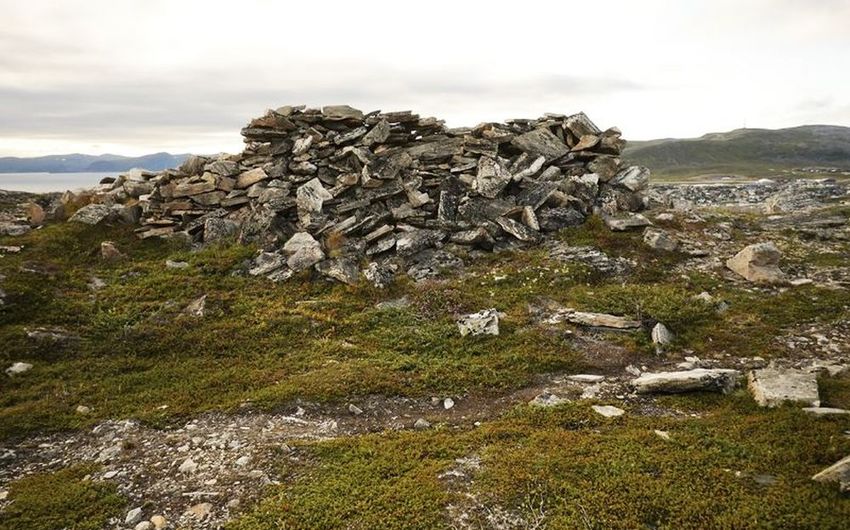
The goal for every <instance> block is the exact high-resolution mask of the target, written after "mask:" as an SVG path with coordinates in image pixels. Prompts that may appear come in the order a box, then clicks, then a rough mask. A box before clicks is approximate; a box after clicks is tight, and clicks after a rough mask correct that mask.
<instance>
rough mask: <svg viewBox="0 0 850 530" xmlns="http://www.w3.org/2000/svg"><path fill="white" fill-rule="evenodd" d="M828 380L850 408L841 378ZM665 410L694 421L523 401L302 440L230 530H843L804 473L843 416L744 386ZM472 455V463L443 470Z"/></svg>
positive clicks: (818, 465) (841, 512)
mask: <svg viewBox="0 0 850 530" xmlns="http://www.w3.org/2000/svg"><path fill="white" fill-rule="evenodd" d="M832 385H833V387H836V391H837V387H839V386H840V387H841V388H842V389H843V390H842V391H841V392H843V393H844V394H845V395H844V397H843V399H842V400H841V401H835V402H836V403H838V404H843V405H844V406H847V405H850V402H846V401H844V400H846V397H847V396H846V392H847V389H848V388H850V381H848V380H846V379H845V380H843V381H835V382H833V383H832ZM667 405H669V406H670V407H671V408H673V407H675V408H677V409H680V410H681V409H685V410H687V411H688V412H689V413H691V414H693V415H698V416H699V417H687V418H685V419H683V418H681V417H676V418H674V417H663V416H656V417H646V416H637V415H632V414H629V413H627V415H626V416H624V417H621V418H617V419H613V420H608V419H604V418H602V417H600V416H598V415H596V414H595V413H593V412H592V411H591V410H590V408H589V405H588V403H570V404H565V405H560V406H558V407H556V408H553V409H539V408H535V407H530V406H524V407H519V408H517V409H515V410H514V411H512V412H511V413H509V414H507V415H506V416H505V417H503V418H501V419H499V420H497V421H493V422H490V423H486V424H484V425H482V426H481V427H479V428H476V429H471V430H462V431H457V430H436V431H429V432H421V433H420V432H403V433H392V434H381V435H372V436H366V437H361V438H357V439H349V440H337V441H333V442H327V443H320V444H306V445H303V446H301V447H299V448H298V452H299V453H301V454H300V458H298V459H297V460H296V459H292V458H283V457H282V458H281V461H282V462H283V465H284V469H285V472H286V473H287V474H288V477H289V480H287V481H286V485H283V486H279V487H275V488H273V489H272V490H271V491H270V492H269V497H267V498H266V499H265V500H263V501H261V502H260V503H259V504H258V505H257V506H256V507H254V508H253V509H252V510H251V511H250V512H249V513H248V514H246V515H245V516H243V517H242V518H241V519H239V520H237V521H235V522H233V523H232V524H231V525H230V526H229V527H228V528H229V530H258V529H264V528H327V529H331V528H342V527H345V528H364V529H365V528H387V529H391V528H392V529H402V528H449V527H451V524H452V522H451V521H450V520H449V516H448V515H447V514H454V515H457V514H460V513H465V514H467V520H466V521H467V524H466V525H465V526H460V527H463V528H492V527H495V528H498V527H499V526H495V525H494V522H501V523H503V525H504V526H502V528H542V527H543V526H542V525H543V524H544V523H545V525H546V528H600V529H602V528H605V529H608V528H623V529H633V528H676V529H684V528H694V529H698V528H820V529H827V528H834V529H840V528H846V522H847V520H848V517H850V502H848V500H847V499H846V498H843V497H842V496H841V494H839V493H838V491H837V488H830V487H825V486H823V485H821V484H816V483H813V482H811V481H810V480H809V477H810V476H811V475H813V474H814V473H816V472H818V471H819V470H820V469H822V468H823V467H825V466H828V465H830V464H832V463H833V462H834V461H836V460H838V459H840V458H842V457H843V456H844V455H846V454H847V453H848V451H850V439H848V438H847V437H846V436H845V437H842V436H840V433H841V431H842V429H846V428H847V427H848V425H850V423H849V422H848V420H846V419H844V420H840V419H838V420H835V419H815V418H812V417H810V416H807V415H806V414H804V413H803V412H801V411H799V410H796V409H793V408H790V407H788V408H781V409H778V410H762V409H757V408H756V407H755V406H754V405H753V404H752V401H751V400H750V399H749V397H748V396H746V395H745V394H744V393H743V391H741V392H739V393H738V394H736V395H734V396H732V397H715V396H693V397H687V398H685V397H676V398H670V399H669V400H668V402H667ZM656 429H658V430H664V431H666V432H667V433H669V436H670V440H665V439H663V438H661V437H659V436H658V435H656V434H655V433H654V430H656ZM471 457H473V458H474V457H478V458H480V468H478V469H466V470H465V473H464V476H463V477H461V478H455V477H451V476H449V477H447V476H446V475H445V473H446V472H447V471H449V470H452V469H458V468H460V469H463V466H462V465H459V464H458V463H457V462H456V460H457V459H464V458H466V459H470V458H471ZM441 477H442V478H441ZM473 488H474V489H473ZM472 492H474V495H475V498H470V497H469V496H468V495H467V494H468V493H472ZM455 524H457V523H456V522H455ZM535 524H539V525H540V526H535Z"/></svg>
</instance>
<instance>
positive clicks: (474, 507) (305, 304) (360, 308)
mask: <svg viewBox="0 0 850 530" xmlns="http://www.w3.org/2000/svg"><path fill="white" fill-rule="evenodd" d="M736 222H737V224H736V226H739V227H744V228H746V227H747V226H748V224H747V223H749V222H750V221H748V220H747V219H740V220H738V221H736ZM738 230H739V229H738V228H736V229H735V231H733V232H734V233H733V237H735V238H738V237H742V238H743V236H742V235H740V234H739V233H738ZM561 238H562V239H563V240H564V241H565V242H567V243H569V244H572V245H592V246H596V247H599V248H602V249H603V250H604V251H605V252H606V253H608V254H609V255H610V256H612V257H623V258H627V259H631V260H633V261H634V262H635V266H634V267H633V269H632V270H631V271H630V272H629V273H628V274H627V275H626V276H625V277H605V276H602V275H600V274H598V273H597V272H595V271H593V270H590V269H589V268H588V267H587V266H584V265H581V264H570V265H565V264H562V263H557V262H553V261H550V260H549V259H548V258H547V256H546V253H545V251H542V250H535V251H529V252H517V253H503V254H496V255H491V256H487V257H485V258H482V259H480V260H478V261H475V262H471V261H470V262H469V266H468V267H467V268H466V270H465V273H464V276H463V277H462V278H460V277H451V276H449V277H448V279H447V280H445V281H440V282H427V283H425V284H421V285H414V284H412V283H411V282H409V281H405V280H403V281H399V282H398V283H397V284H396V285H394V286H393V287H391V288H390V289H389V290H385V291H381V290H377V289H374V288H372V287H371V286H368V285H366V284H365V283H363V284H360V285H357V286H353V287H349V286H343V285H336V284H331V283H327V282H323V281H310V280H309V279H308V277H307V276H306V275H302V276H300V277H297V278H295V279H293V280H292V281H290V282H287V283H284V284H280V285H275V284H272V283H270V282H268V281H266V280H265V279H258V278H251V277H247V276H245V275H242V274H234V271H239V270H242V269H244V267H245V262H246V261H247V260H248V259H249V258H250V257H252V256H253V255H254V252H255V250H256V249H253V248H251V247H243V246H226V247H214V248H208V249H205V250H202V251H199V252H189V251H187V250H186V249H182V248H179V247H176V246H173V245H169V244H167V243H164V242H160V241H139V240H138V239H136V238H135V237H134V236H133V234H132V232H131V230H130V229H128V228H124V227H113V228H103V227H97V228H92V227H86V226H81V225H76V224H72V223H68V224H60V225H49V226H47V227H45V228H43V229H41V230H37V231H33V232H32V233H30V234H28V235H26V236H23V237H19V238H14V239H13V238H2V239H0V245H4V244H16V245H23V246H24V250H23V251H22V252H21V253H20V254H8V255H6V256H4V257H2V258H0V275H2V278H3V279H2V288H3V290H4V291H5V292H6V293H7V296H6V304H5V305H3V306H0V343H2V344H3V348H2V349H0V363H2V364H3V366H4V367H5V366H8V365H9V364H11V363H12V362H15V361H24V362H30V363H32V364H33V365H34V368H33V369H32V370H31V371H30V372H27V373H26V374H24V375H22V376H17V377H2V378H0V440H3V441H5V442H6V443H12V442H14V440H15V439H17V438H19V437H22V436H25V435H28V434H33V433H44V432H51V431H58V430H65V429H76V428H81V427H86V426H90V425H93V424H95V423H97V422H99V421H101V420H103V419H107V418H113V419H114V418H126V417H131V418H138V419H141V420H143V421H146V422H149V423H152V424H157V425H159V424H165V423H168V422H171V421H174V420H176V419H178V418H185V417H189V416H193V415H196V414H198V413H200V412H203V411H207V410H235V409H236V408H237V407H239V405H240V404H242V403H244V402H246V401H251V402H253V403H254V404H255V405H257V406H259V407H265V408H270V409H273V408H277V407H281V406H283V405H287V404H290V403H292V402H293V401H294V400H296V399H306V400H312V401H318V402H335V403H339V402H345V401H347V400H351V399H353V398H355V397H357V396H365V395H370V394H380V395H386V396H399V395H402V396H413V397H416V396H429V395H435V394H436V395H439V394H441V393H444V392H445V393H451V394H452V395H461V394H464V393H470V394H477V395H481V396H493V395H500V394H503V393H505V392H508V391H510V390H513V389H518V388H521V387H523V386H526V385H528V384H529V383H530V382H531V381H532V380H533V379H534V378H535V376H536V375H538V374H541V373H548V372H558V371H575V372H579V371H604V370H605V369H606V367H605V366H601V365H598V364H596V362H597V359H594V358H592V357H587V356H585V352H583V351H582V350H581V349H580V348H578V347H577V346H576V343H575V341H574V340H573V339H572V338H571V337H570V336H569V334H565V333H563V332H557V331H553V330H551V329H549V328H546V327H543V326H539V325H537V324H535V323H534V321H533V320H532V317H531V315H530V313H529V308H528V304H529V303H530V302H532V301H534V300H537V299H541V298H545V299H550V300H553V301H555V302H558V303H560V304H563V305H565V306H569V307H575V308H576V309H580V310H588V311H600V312H606V313H614V314H624V315H630V316H636V317H640V318H642V319H644V320H645V322H646V324H647V326H649V325H651V324H652V323H653V322H654V321H662V322H664V323H665V324H666V325H667V326H668V327H670V329H671V330H672V331H673V332H674V333H675V335H676V343H675V345H674V348H671V351H674V352H677V353H673V354H670V355H671V356H672V358H673V359H676V358H677V356H684V355H685V354H684V353H683V352H685V351H688V352H689V353H688V354H689V355H690V354H693V355H698V356H700V357H703V358H713V357H716V358H720V357H723V356H725V355H732V356H755V355H759V356H762V357H765V358H770V357H771V356H780V355H782V354H783V353H784V352H783V351H782V350H781V349H777V347H776V344H775V342H774V340H773V339H774V337H776V336H778V335H781V334H782V333H783V332H784V331H786V330H788V329H791V328H793V327H795V326H801V325H806V324H815V323H817V324H819V325H823V326H828V325H829V324H830V323H831V322H835V321H837V320H840V319H845V320H846V319H847V318H848V315H850V302H848V298H847V296H846V293H845V291H842V290H834V289H826V288H823V287H817V286H809V287H801V288H795V289H791V290H774V291H759V290H752V289H749V288H741V287H736V286H735V285H733V284H732V283H730V282H727V281H724V280H722V279H720V278H719V277H717V276H716V275H711V274H708V273H704V272H697V271H694V272H687V273H685V274H672V273H671V269H672V268H674V267H676V266H677V265H679V264H681V263H683V262H684V260H685V256H683V255H680V254H677V253H663V252H661V253H659V252H655V251H651V250H649V249H648V248H647V247H645V246H644V245H642V244H641V242H640V239H641V235H640V234H636V233H612V232H610V231H608V230H607V229H606V228H604V226H603V225H602V223H601V222H599V220H598V219H593V220H591V221H590V222H589V223H588V224H586V225H585V226H583V227H581V228H576V229H571V230H567V231H565V232H564V233H563V234H562V235H561ZM103 240H112V241H114V242H115V244H116V246H117V247H118V248H119V249H121V250H122V251H123V252H125V253H126V254H127V258H125V259H122V260H118V261H114V262H107V261H105V260H103V259H102V258H101V256H100V252H99V246H100V242H101V241H103ZM166 259H172V260H185V261H187V262H188V263H189V264H190V266H189V267H188V268H186V269H168V268H166V267H165V260H166ZM812 259H813V260H821V261H822V259H823V258H822V257H819V255H818V254H813V258H812ZM94 277H97V278H99V279H101V280H103V281H104V282H105V286H103V287H101V288H98V289H92V288H91V287H90V283H91V282H92V279H93V278H94ZM702 291H709V292H710V293H711V294H712V295H713V296H714V297H715V299H718V300H725V301H727V302H728V303H729V309H728V310H727V311H726V312H724V313H718V312H717V311H716V310H715V307H714V306H712V305H710V304H705V303H703V302H698V301H696V300H694V298H693V296H694V295H696V294H698V293H700V292H702ZM204 294H206V295H207V314H206V316H204V317H201V318H193V317H190V316H187V315H184V314H182V310H183V308H184V307H185V306H186V305H187V304H189V302H191V301H192V300H194V299H196V298H197V297H199V296H201V295H204ZM402 296H406V297H407V298H408V299H409V301H410V305H409V306H407V307H403V308H400V309H384V310H379V309H376V308H375V304H376V303H378V302H381V301H387V300H393V299H397V298H400V297H402ZM489 307H496V308H498V309H499V310H500V311H503V312H504V313H505V318H504V319H503V321H502V325H501V334H500V336H498V337H481V338H461V337H460V336H459V335H458V333H457V330H456V327H455V323H454V320H455V317H456V316H457V315H459V314H463V313H467V312H474V311H478V310H480V309H484V308H489ZM38 327H45V328H62V329H64V330H65V331H67V332H68V333H70V334H72V335H74V336H75V338H72V339H71V340H67V341H59V342H54V341H50V340H36V339H32V338H28V337H27V333H26V332H27V330H33V329H35V328H38ZM609 339H610V341H612V342H614V343H617V344H618V345H620V346H624V347H625V349H626V351H629V352H631V354H633V355H634V356H635V357H636V358H637V359H638V360H641V359H643V360H645V361H646V362H648V363H652V362H658V361H659V359H658V357H656V355H655V353H654V349H653V347H652V345H651V344H650V342H649V339H648V333H647V332H646V330H643V331H641V332H637V333H633V334H618V335H612V336H611V337H609ZM620 369H621V367H618V370H620ZM822 388H823V392H824V395H825V396H826V397H825V398H824V401H825V402H826V403H827V404H829V405H832V406H843V407H850V382H848V380H847V379H831V380H825V381H824V382H823V383H822ZM660 403H661V405H662V408H663V409H665V410H667V411H668V412H670V414H658V415H650V416H646V415H643V414H638V413H637V411H631V410H630V411H629V413H627V415H626V416H625V417H622V418H619V419H615V420H605V419H602V418H601V417H599V416H597V415H595V414H594V413H593V412H591V411H590V410H589V403H588V402H583V403H578V404H567V405H563V406H560V407H558V408H555V409H552V410H539V409H534V408H529V407H524V406H523V407H519V408H517V409H515V410H512V411H511V412H509V413H508V414H507V415H505V416H503V417H500V418H498V419H494V420H493V421H488V422H485V423H484V424H482V425H481V426H480V427H479V428H474V429H473V428H448V427H446V428H438V429H434V430H430V431H426V432H399V433H382V434H375V435H368V436H363V437H356V438H345V439H339V440H335V441H331V442H326V443H312V444H307V443H305V444H301V445H299V446H298V447H297V448H296V455H297V456H298V458H297V459H293V458H292V455H288V454H281V456H280V465H281V467H282V470H283V472H284V474H285V476H286V477H287V480H286V481H285V484H286V485H284V486H279V487H275V488H272V489H271V490H270V491H269V492H268V497H267V498H266V499H265V500H263V501H261V502H259V503H258V504H257V505H256V506H253V507H251V508H250V509H249V511H248V512H247V513H246V514H245V515H244V516H243V517H242V518H241V519H239V520H237V521H235V522H233V523H232V524H231V527H230V528H231V529H232V530H254V529H260V528H339V527H343V526H344V527H347V528H364V529H365V528H377V527H380V528H445V527H446V526H447V524H448V519H447V517H448V515H447V514H455V515H458V514H461V513H465V514H466V517H467V521H468V522H469V525H468V526H467V528H484V527H492V526H494V523H493V521H497V522H498V521H502V522H503V523H504V527H505V528H524V527H533V523H534V521H538V520H539V521H545V523H546V525H547V527H548V528H707V527H712V528H724V527H727V528H732V527H734V528H843V527H846V526H845V525H846V520H847V518H848V517H850V504H848V501H847V499H846V498H843V497H841V496H840V495H839V494H838V493H837V491H836V488H834V487H830V486H824V485H818V484H813V483H811V482H810V481H809V477H810V476H811V475H812V474H814V473H815V472H817V471H819V470H820V469H822V468H823V467H825V466H827V465H829V464H831V463H833V462H834V461H835V460H838V459H839V458H841V457H843V456H846V454H848V452H850V440H848V438H847V437H846V436H843V435H842V434H841V433H842V432H843V431H846V430H847V429H848V428H850V425H848V420H846V419H841V418H839V419H814V418H811V417H808V416H805V415H804V414H802V413H801V412H799V411H797V410H792V409H785V408H783V409H779V410H771V411H765V410H759V409H756V408H755V407H754V406H753V404H752V403H751V400H750V399H749V398H748V397H746V396H745V395H744V394H743V393H739V394H737V395H735V396H733V397H731V398H725V399H724V398H717V397H712V396H696V397H676V398H670V399H669V400H666V399H662V400H660ZM78 405H86V406H88V407H91V409H92V413H91V414H89V415H79V414H76V413H75V412H74V410H75V408H76V407H77V406H78ZM675 410H679V411H683V410H684V411H687V412H689V413H691V414H692V416H687V415H682V414H678V413H675V414H674V413H673V412H674V411H675ZM633 412H634V413H633ZM654 429H662V430H667V431H669V432H670V434H671V436H672V440H671V441H667V440H664V439H662V438H660V437H658V436H657V435H655V434H653V430H654ZM471 456H477V457H479V458H480V462H481V467H480V469H479V470H465V471H463V473H461V475H463V476H464V477H465V478H457V477H456V478H455V479H451V478H439V477H440V475H441V474H442V473H444V472H445V471H447V470H449V469H453V468H457V467H458V466H459V464H457V463H456V462H455V460H456V459H458V458H467V457H471ZM90 472H91V470H89V469H87V468H72V469H70V470H65V471H61V472H59V473H57V474H52V475H39V476H35V477H31V478H28V479H25V480H22V481H19V482H17V483H15V485H14V486H13V488H12V489H11V491H10V497H11V498H13V499H15V503H13V506H16V507H17V508H15V511H9V510H6V511H5V512H4V513H3V515H2V518H0V523H2V524H0V526H2V527H10V528H12V527H13V528H22V529H30V528H31V529H46V528H60V527H67V528H73V529H87V528H98V527H100V526H102V524H101V523H98V522H99V521H103V520H105V518H108V517H109V516H110V515H114V513H115V511H116V509H117V508H116V507H120V508H121V509H126V506H123V507H121V503H122V502H123V501H121V499H120V498H119V497H117V496H116V494H115V492H114V491H113V490H111V489H109V488H108V487H106V486H103V485H102V484H100V485H99V484H95V483H92V482H90V481H88V480H85V475H86V474H87V473H90ZM762 475H770V476H771V477H772V478H764V477H763V476H762ZM756 479H758V480H756ZM470 481H471V482H470ZM759 481H761V482H770V484H767V485H765V484H760V483H759ZM472 484H474V486H473V485H472ZM54 489H55V491H61V492H63V493H62V495H59V496H56V499H55V501H54V500H50V501H49V502H48V501H46V500H38V495H37V492H38V491H48V490H50V491H53V490H54ZM469 493H474V497H475V498H474V499H472V498H470V496H469V495H467V494H469ZM52 498H53V497H52V496H51V499H52ZM721 498H722V499H724V500H723V502H722V503H719V502H718V499H721ZM70 506H82V508H80V509H79V510H74V509H71V508H69V507H70ZM77 513H79V514H88V515H86V516H85V517H84V518H83V519H75V517H76V515H75V514H77ZM511 521H513V522H511ZM517 521H519V522H517ZM526 523H528V524H526ZM4 525H5V526H4ZM10 525H11V526H10ZM523 525H525V526H523Z"/></svg>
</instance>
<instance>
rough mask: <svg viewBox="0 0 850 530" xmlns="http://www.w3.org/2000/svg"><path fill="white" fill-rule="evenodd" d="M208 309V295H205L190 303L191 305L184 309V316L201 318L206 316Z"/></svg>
mask: <svg viewBox="0 0 850 530" xmlns="http://www.w3.org/2000/svg"><path fill="white" fill-rule="evenodd" d="M206 308H207V295H203V296H201V297H198V298H196V299H194V300H192V301H191V302H189V305H187V306H186V307H185V309H183V314H184V315H187V316H190V317H193V318H201V317H203V316H204V315H205V314H206Z"/></svg>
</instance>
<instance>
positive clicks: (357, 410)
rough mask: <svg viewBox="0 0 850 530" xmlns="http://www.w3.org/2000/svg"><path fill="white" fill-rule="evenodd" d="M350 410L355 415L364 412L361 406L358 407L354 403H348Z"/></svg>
mask: <svg viewBox="0 0 850 530" xmlns="http://www.w3.org/2000/svg"><path fill="white" fill-rule="evenodd" d="M348 412H350V413H352V414H354V415H355V416H359V415H361V414H363V409H361V408H360V407H358V406H357V405H355V404H353V403H349V404H348Z"/></svg>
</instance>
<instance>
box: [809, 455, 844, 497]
mask: <svg viewBox="0 0 850 530" xmlns="http://www.w3.org/2000/svg"><path fill="white" fill-rule="evenodd" d="M812 480H814V481H816V482H838V487H839V489H841V491H850V456H846V457H844V458H842V459H841V460H839V461H838V462H836V463H834V464H833V465H831V466H829V467H828V468H826V469H824V470H823V471H821V472H820V473H818V474H817V475H815V476H813V477H812Z"/></svg>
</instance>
